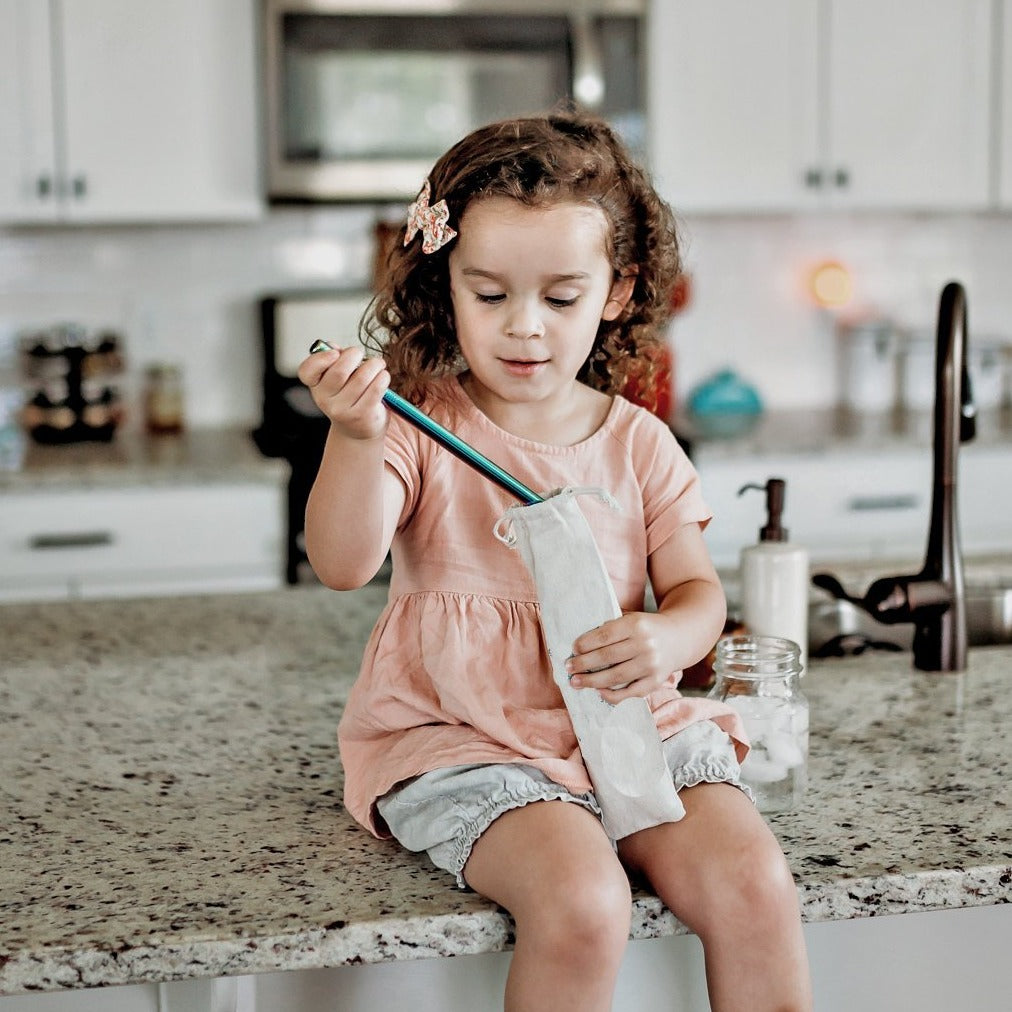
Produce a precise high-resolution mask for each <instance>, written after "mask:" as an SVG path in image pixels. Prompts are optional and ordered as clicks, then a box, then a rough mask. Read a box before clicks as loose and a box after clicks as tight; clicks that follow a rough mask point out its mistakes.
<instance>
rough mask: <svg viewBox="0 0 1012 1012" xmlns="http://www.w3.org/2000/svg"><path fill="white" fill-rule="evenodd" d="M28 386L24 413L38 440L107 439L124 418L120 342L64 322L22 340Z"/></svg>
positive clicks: (27, 426) (111, 334)
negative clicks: (120, 379)
mask: <svg viewBox="0 0 1012 1012" xmlns="http://www.w3.org/2000/svg"><path fill="white" fill-rule="evenodd" d="M19 345H20V349H19V350H20V357H21V367H22V372H23V374H24V377H25V381H26V385H27V388H28V391H27V399H26V403H25V407H24V410H23V412H22V421H23V424H24V427H25V429H26V430H27V432H28V434H29V435H30V436H31V438H32V439H34V440H35V442H37V443H47V444H56V443H79V442H86V441H94V442H108V441H109V440H111V439H112V438H113V436H114V435H115V433H116V429H117V428H118V427H119V424H120V422H121V421H122V420H123V406H122V402H121V399H120V394H119V390H118V387H117V385H116V383H115V379H116V377H118V376H119V375H120V374H121V373H122V372H123V365H124V363H123V351H122V340H121V338H120V337H119V335H118V334H116V333H114V332H112V331H102V332H100V333H97V334H88V332H87V331H86V330H85V329H84V328H82V327H78V326H74V325H62V326H57V327H53V328H51V329H49V330H45V331H38V332H33V333H30V334H25V335H23V336H22V337H21V340H20V343H19Z"/></svg>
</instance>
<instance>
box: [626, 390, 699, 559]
mask: <svg viewBox="0 0 1012 1012" xmlns="http://www.w3.org/2000/svg"><path fill="white" fill-rule="evenodd" d="M637 428H638V429H639V430H640V431H639V432H637V433H636V434H635V435H634V438H633V439H632V440H631V444H630V445H631V449H632V454H633V466H634V468H635V469H636V473H637V475H638V476H639V479H640V487H641V488H642V490H643V518H644V521H645V523H646V532H647V554H648V555H650V554H652V553H653V552H655V551H656V550H657V549H658V548H659V547H660V546H661V545H662V544H664V542H665V541H667V540H668V538H670V537H671V535H672V534H674V533H675V531H676V530H678V528H680V527H684V526H685V524H690V523H698V524H699V525H700V526H701V527H703V528H705V527H706V525H707V524H708V523H709V522H710V518H711V516H712V514H711V513H710V511H709V509H708V508H707V506H706V503H705V502H704V501H703V494H702V489H701V488H700V483H699V475H698V474H697V473H696V469H695V468H694V467H693V466H692V462H691V461H690V460H689V458H688V455H687V454H686V452H685V451H684V450H683V449H682V447H681V446H680V445H679V443H678V440H677V439H675V436H674V433H672V431H671V430H670V429H669V428H668V427H667V425H665V424H664V422H662V421H661V420H660V419H659V418H657V417H655V416H654V415H651V414H650V413H649V412H647V411H643V410H641V413H640V415H639V417H638V419H637Z"/></svg>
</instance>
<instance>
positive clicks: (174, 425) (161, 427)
mask: <svg viewBox="0 0 1012 1012" xmlns="http://www.w3.org/2000/svg"><path fill="white" fill-rule="evenodd" d="M146 380H147V382H146V386H145V389H144V421H145V426H146V428H147V430H148V432H150V433H151V434H152V435H175V434H177V433H180V432H182V431H183V374H182V370H181V369H180V368H179V366H177V365H170V364H155V365H150V366H148V369H147V376H146Z"/></svg>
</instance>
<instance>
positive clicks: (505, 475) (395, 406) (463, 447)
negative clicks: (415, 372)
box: [309, 341, 544, 506]
mask: <svg viewBox="0 0 1012 1012" xmlns="http://www.w3.org/2000/svg"><path fill="white" fill-rule="evenodd" d="M331 349H332V346H331V345H329V344H327V342H326V341H314V342H313V345H312V347H311V348H310V349H309V353H310V354H311V355H315V354H316V352H318V351H330V350H331ZM383 403H384V404H386V406H387V407H388V408H389V409H390V410H391V411H393V412H394V413H395V414H398V415H400V416H401V418H404V419H405V420H406V421H408V422H410V423H411V424H412V425H414V426H415V428H417V429H420V430H421V431H422V432H424V433H425V434H426V435H427V436H429V437H430V438H431V439H434V440H435V441H436V442H437V443H439V445H440V446H442V447H443V448H444V449H446V450H449V451H450V453H452V454H453V455H454V456H455V457H457V458H459V459H460V460H462V461H463V462H464V463H465V464H469V465H470V466H471V467H473V468H474V469H475V470H476V471H478V472H479V473H480V474H482V475H484V476H485V477H486V478H488V479H489V481H492V482H495V484H496V485H498V486H499V487H500V488H504V489H505V490H506V491H507V492H509V493H510V494H511V495H514V496H516V497H517V499H519V500H520V501H521V502H522V503H524V504H526V505H527V506H533V505H534V503H537V502H543V501H544V498H543V496H540V495H538V494H537V493H536V492H532V491H531V490H530V489H529V488H528V487H527V486H526V485H525V484H524V483H523V482H521V481H518V480H517V479H516V478H514V477H513V475H511V474H510V473H509V471H504V470H503V469H502V468H501V467H500V466H499V465H498V464H497V463H495V461H492V460H489V459H488V457H486V456H485V455H484V454H481V453H479V452H478V451H477V450H476V449H475V448H474V447H473V446H470V445H469V444H467V443H465V442H464V441H463V440H462V439H458V438H457V436H455V435H454V434H453V433H452V432H450V430H449V429H444V428H443V426H442V425H440V424H439V423H438V422H434V421H433V420H432V419H431V418H429V416H428V415H427V414H425V413H424V412H422V411H419V410H418V408H416V407H415V406H414V404H412V403H411V402H410V401H407V400H405V399H404V398H403V397H401V395H400V394H397V393H394V391H393V390H386V391H384V393H383Z"/></svg>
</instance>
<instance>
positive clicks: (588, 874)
mask: <svg viewBox="0 0 1012 1012" xmlns="http://www.w3.org/2000/svg"><path fill="white" fill-rule="evenodd" d="M464 878H465V880H466V881H467V883H468V885H469V886H471V888H472V889H474V890H475V891H476V892H479V893H481V894H482V895H484V896H487V897H489V899H492V900H494V901H495V902H496V903H499V904H500V905H501V906H503V907H505V908H506V909H507V910H508V911H509V912H510V914H512V916H513V920H514V923H515V925H516V945H515V948H514V953H513V960H512V963H511V964H510V971H509V977H508V979H507V981H506V999H505V1008H506V1010H507V1012H511V1010H515V1012H538V1010H541V1009H545V1010H551V1012H569V1010H573V1012H608V1010H609V1009H610V1008H611V1002H612V994H613V992H614V989H615V980H616V977H617V976H618V970H619V966H620V964H621V962H622V956H623V953H624V952H625V947H626V943H627V941H628V939H629V928H630V920H631V907H632V900H631V894H630V888H629V880H628V877H627V875H626V872H625V869H624V868H623V867H622V865H621V863H620V862H619V860H618V858H617V856H616V855H615V852H614V850H612V847H611V843H610V842H609V840H608V838H607V836H606V835H605V833H604V830H603V829H602V827H601V824H600V822H599V821H598V820H597V819H596V818H595V817H594V816H593V815H592V814H591V813H590V812H588V811H587V810H586V809H584V808H582V807H581V806H579V805H576V804H573V803H572V802H567V801H538V802H534V803H532V804H529V805H526V806H525V807H523V808H515V809H513V810H511V811H509V812H506V813H505V814H504V815H502V816H500V817H499V818H498V819H496V821H495V822H493V823H492V825H491V826H489V828H488V829H487V830H486V831H485V832H484V833H483V834H482V836H481V837H480V838H479V839H478V842H477V843H476V844H475V846H474V849H473V850H472V851H471V857H470V859H469V860H468V862H467V864H466V865H465V867H464Z"/></svg>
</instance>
